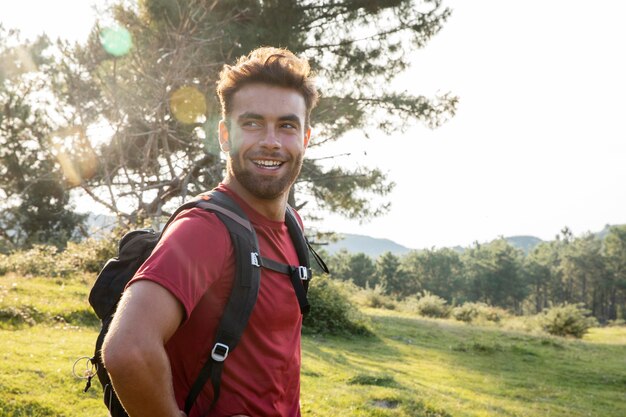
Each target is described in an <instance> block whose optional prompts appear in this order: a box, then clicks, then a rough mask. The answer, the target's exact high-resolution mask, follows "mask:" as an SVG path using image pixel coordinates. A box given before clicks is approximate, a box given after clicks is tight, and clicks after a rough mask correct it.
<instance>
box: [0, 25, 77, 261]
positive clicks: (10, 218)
mask: <svg viewBox="0 0 626 417" xmlns="http://www.w3.org/2000/svg"><path fill="white" fill-rule="evenodd" d="M9 40H11V41H13V42H17V41H19V38H18V37H17V35H16V34H15V33H13V32H10V33H9V34H8V35H7V34H6V32H5V31H4V30H3V29H2V27H0V103H2V106H0V252H5V253H6V252H9V251H11V250H15V249H20V248H28V247H30V246H32V245H34V244H54V245H56V246H58V247H63V246H64V245H65V242H66V241H67V240H68V239H70V238H71V237H72V236H73V235H74V234H75V233H76V231H77V230H78V227H79V226H80V225H81V224H82V221H83V216H80V215H77V214H75V213H74V212H73V207H72V206H71V205H70V194H69V190H68V189H67V187H66V186H65V183H64V181H63V178H62V175H61V173H60V165H59V162H58V161H57V158H56V156H55V155H54V153H53V148H52V143H51V141H50V138H51V136H52V135H53V134H54V132H53V131H54V129H55V122H54V121H53V117H52V115H50V114H48V113H46V111H45V109H46V108H45V97H46V94H45V93H46V87H45V86H46V82H47V80H46V78H45V75H44V73H45V71H46V68H47V67H48V66H49V65H50V58H48V57H47V56H46V54H45V53H44V51H45V50H46V49H47V48H48V46H49V42H48V40H47V39H46V38H43V37H41V38H38V39H37V40H36V41H35V42H33V43H32V44H29V45H25V44H20V43H17V44H16V45H12V46H9ZM37 71H39V73H36V72H37Z"/></svg>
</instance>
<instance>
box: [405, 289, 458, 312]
mask: <svg viewBox="0 0 626 417" xmlns="http://www.w3.org/2000/svg"><path fill="white" fill-rule="evenodd" d="M446 304H447V301H446V300H444V299H443V298H441V297H439V296H438V295H435V294H431V293H429V292H428V291H425V292H424V293H423V294H422V295H421V296H420V297H418V298H417V299H415V301H414V302H413V303H411V309H412V310H414V311H415V312H416V313H417V314H419V315H420V316H424V317H435V318H446V317H448V316H449V315H450V308H449V307H448V306H447V305H446Z"/></svg>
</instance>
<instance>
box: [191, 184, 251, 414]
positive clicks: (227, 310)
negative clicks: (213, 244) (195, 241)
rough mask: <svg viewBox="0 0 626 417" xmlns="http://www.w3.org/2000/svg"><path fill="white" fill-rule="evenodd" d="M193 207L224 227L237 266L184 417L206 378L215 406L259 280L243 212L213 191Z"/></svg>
mask: <svg viewBox="0 0 626 417" xmlns="http://www.w3.org/2000/svg"><path fill="white" fill-rule="evenodd" d="M194 204H195V206H196V207H200V208H203V209H205V210H208V211H211V212H214V213H215V214H216V215H217V217H218V218H219V219H220V220H221V221H222V223H224V225H225V226H226V228H227V229H228V232H229V234H230V238H231V241H232V244H233V247H234V250H235V265H236V266H235V280H234V282H233V288H232V291H231V294H230V297H229V299H228V301H227V303H226V306H225V307H224V312H223V314H222V318H221V320H220V322H219V324H218V327H217V331H216V334H215V339H214V344H213V348H212V349H211V355H210V357H209V358H207V360H206V362H205V364H204V365H203V367H202V369H201V370H200V373H199V375H198V377H197V378H196V381H195V382H194V384H193V385H192V387H191V390H190V392H189V394H188V396H187V399H186V400H185V412H186V413H187V415H189V412H190V410H191V407H192V406H193V404H194V403H195V400H196V398H197V396H198V394H200V392H201V391H202V388H203V387H204V385H205V383H206V381H207V380H208V379H209V377H210V378H211V383H212V385H213V405H215V403H216V402H217V399H218V397H219V392H220V379H221V374H222V369H223V366H224V360H225V359H226V357H227V356H228V354H229V352H231V351H232V350H233V349H234V348H235V347H236V346H237V344H238V342H239V339H240V338H241V334H242V333H243V331H244V329H245V327H246V325H247V324H248V319H249V318H250V314H251V313H252V310H253V309H254V305H255V303H256V299H257V296H258V293H259V284H260V280H261V270H260V265H259V262H258V258H259V249H258V248H259V243H258V241H257V237H256V233H255V232H254V228H253V227H252V225H251V224H250V221H249V220H248V219H247V217H246V215H245V213H244V212H243V210H241V208H240V207H239V206H238V205H237V204H236V203H235V202H234V201H233V200H232V199H231V198H230V197H228V196H227V195H226V194H224V193H221V192H219V191H215V190H213V191H211V192H209V193H208V194H204V195H201V196H200V197H199V198H198V199H196V200H194Z"/></svg>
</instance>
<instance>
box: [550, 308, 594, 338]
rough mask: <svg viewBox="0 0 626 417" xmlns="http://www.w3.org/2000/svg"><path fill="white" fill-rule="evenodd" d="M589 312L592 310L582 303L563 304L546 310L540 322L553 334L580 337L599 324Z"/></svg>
mask: <svg viewBox="0 0 626 417" xmlns="http://www.w3.org/2000/svg"><path fill="white" fill-rule="evenodd" d="M589 314H590V311H589V310H586V309H585V308H584V307H583V305H582V304H563V305H561V306H558V307H552V308H550V309H548V310H545V311H544V312H543V315H542V316H541V318H540V323H541V327H542V328H543V330H545V331H546V332H548V333H549V334H551V335H554V336H573V337H576V338H579V339H580V338H582V337H583V336H584V335H585V333H587V331H589V329H590V328H591V327H593V326H597V324H598V323H597V321H596V319H595V318H593V317H590V316H589Z"/></svg>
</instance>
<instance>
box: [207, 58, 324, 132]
mask: <svg viewBox="0 0 626 417" xmlns="http://www.w3.org/2000/svg"><path fill="white" fill-rule="evenodd" d="M252 83H263V84H270V85H274V86H278V87H285V88H292V89H294V90H297V91H298V92H299V93H300V94H302V97H304V103H305V104H306V120H305V124H306V127H308V126H309V124H310V116H311V110H312V109H313V108H314V107H315V105H316V104H317V101H318V99H319V93H318V92H317V88H316V87H315V84H314V82H313V79H312V78H311V68H310V66H309V63H308V61H307V60H306V59H304V58H298V57H297V56H296V55H294V54H293V53H292V52H291V51H289V50H287V49H285V48H273V47H261V48H257V49H255V50H253V51H252V52H250V53H249V54H248V55H247V56H242V57H240V58H239V59H238V60H237V62H236V63H235V65H224V68H223V69H222V71H221V72H220V78H219V80H218V82H217V95H218V96H219V99H220V104H221V105H222V118H223V119H224V120H227V117H228V115H230V112H231V110H232V99H233V95H234V94H235V93H236V92H237V91H238V90H239V89H240V88H241V87H243V86H244V85H247V84H252Z"/></svg>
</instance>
